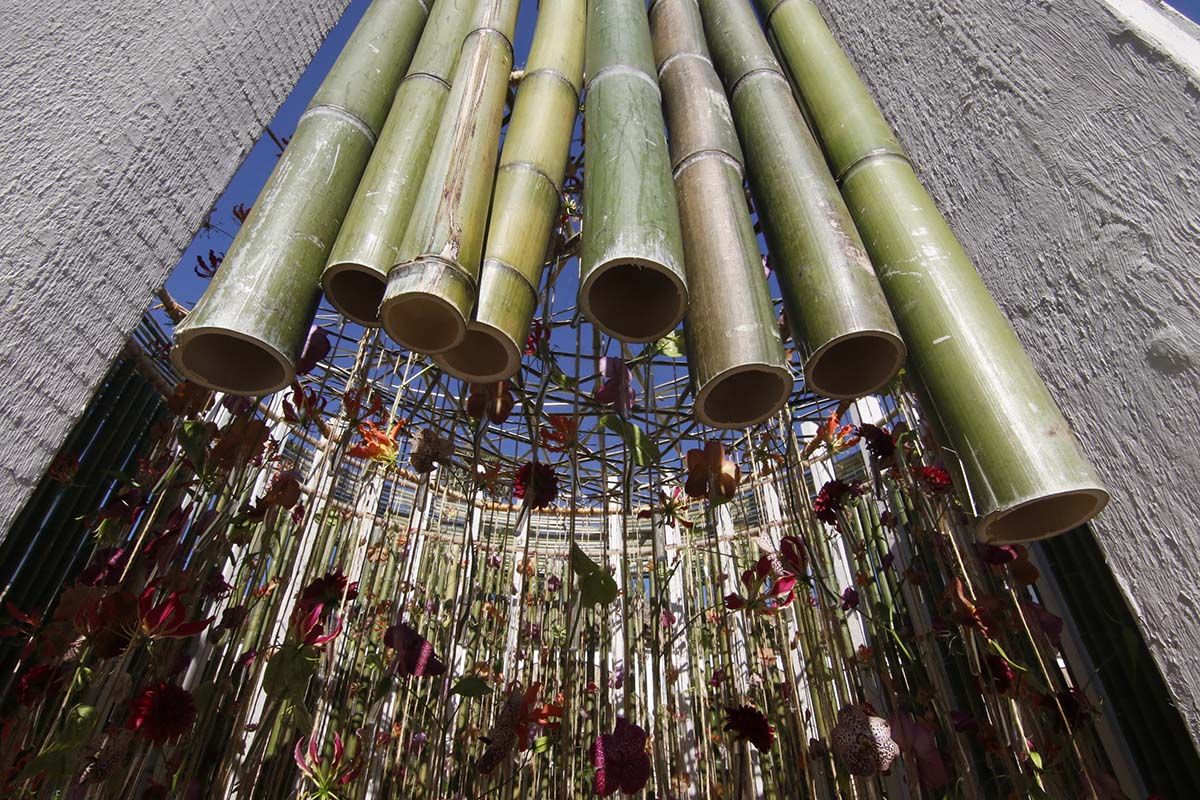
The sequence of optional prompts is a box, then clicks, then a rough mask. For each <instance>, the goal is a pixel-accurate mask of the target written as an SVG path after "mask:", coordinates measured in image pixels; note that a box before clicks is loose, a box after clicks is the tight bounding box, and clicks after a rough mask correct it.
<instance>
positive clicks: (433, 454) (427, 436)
mask: <svg viewBox="0 0 1200 800" xmlns="http://www.w3.org/2000/svg"><path fill="white" fill-rule="evenodd" d="M411 447H412V449H411V452H410V453H409V457H408V462H409V464H411V465H412V468H413V469H414V470H416V471H417V472H419V473H421V474H425V473H427V472H433V470H434V467H436V466H437V465H438V464H449V463H450V462H451V461H452V460H453V458H454V447H453V446H452V445H451V444H450V442H449V441H447V440H446V439H445V438H444V437H443V436H442V435H441V434H439V433H438V432H437V431H435V430H433V429H432V428H425V429H423V430H419V431H417V432H416V434H415V435H414V436H413V438H412V446H411Z"/></svg>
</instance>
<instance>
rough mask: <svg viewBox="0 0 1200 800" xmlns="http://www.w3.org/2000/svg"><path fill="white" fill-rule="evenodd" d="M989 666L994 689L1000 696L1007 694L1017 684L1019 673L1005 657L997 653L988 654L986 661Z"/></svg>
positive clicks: (988, 669)
mask: <svg viewBox="0 0 1200 800" xmlns="http://www.w3.org/2000/svg"><path fill="white" fill-rule="evenodd" d="M984 663H985V664H986V666H987V673H988V676H989V677H990V678H991V682H992V687H993V688H994V689H995V690H996V691H997V692H999V693H1000V694H1005V693H1006V692H1007V691H1008V690H1009V689H1011V688H1012V687H1013V684H1014V683H1016V680H1017V673H1016V670H1014V669H1013V668H1012V664H1010V663H1008V660H1007V659H1006V658H1004V657H1003V656H999V655H996V654H995V653H988V655H987V657H986V658H985V659H984Z"/></svg>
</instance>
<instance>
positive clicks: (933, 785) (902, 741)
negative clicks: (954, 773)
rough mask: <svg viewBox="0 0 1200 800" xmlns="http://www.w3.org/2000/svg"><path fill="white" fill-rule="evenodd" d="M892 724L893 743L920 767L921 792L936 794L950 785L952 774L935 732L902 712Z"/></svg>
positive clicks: (892, 720)
mask: <svg viewBox="0 0 1200 800" xmlns="http://www.w3.org/2000/svg"><path fill="white" fill-rule="evenodd" d="M889 724H890V725H891V728H892V741H893V742H895V743H896V745H897V746H898V747H899V748H900V752H902V753H904V754H905V755H906V756H908V757H909V758H910V759H912V763H913V764H915V765H916V768H917V769H916V771H917V783H918V784H919V785H920V786H921V788H923V789H935V790H936V789H941V788H942V787H944V786H946V785H948V784H949V783H950V773H949V772H948V771H947V770H946V762H945V761H943V760H942V754H941V752H939V751H938V746H937V737H936V736H935V735H934V732H933V728H931V727H930V726H929V725H926V724H925V723H924V722H921V721H919V720H916V719H913V716H912V715H911V714H907V713H905V712H902V711H897V712H896V713H894V714H892V717H891V719H890V720H889Z"/></svg>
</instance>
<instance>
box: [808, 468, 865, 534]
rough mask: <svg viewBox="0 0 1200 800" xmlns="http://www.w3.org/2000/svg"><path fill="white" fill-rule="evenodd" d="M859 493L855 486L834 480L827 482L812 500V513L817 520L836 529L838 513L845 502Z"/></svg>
mask: <svg viewBox="0 0 1200 800" xmlns="http://www.w3.org/2000/svg"><path fill="white" fill-rule="evenodd" d="M861 493H862V491H861V490H860V489H859V488H858V487H857V486H854V485H852V484H849V483H846V482H845V481H843V480H839V479H836V478H835V479H834V480H831V481H827V482H826V483H825V485H824V486H822V487H821V491H819V492H817V496H816V497H815V498H813V513H815V514H816V517H817V519H819V520H821V521H822V522H826V523H828V524H830V525H833V526H835V527H836V526H837V524H838V512H839V511H841V510H842V507H843V505H844V504H845V503H846V501H847V500H849V499H850V498H853V497H857V496H858V495H859V494H861Z"/></svg>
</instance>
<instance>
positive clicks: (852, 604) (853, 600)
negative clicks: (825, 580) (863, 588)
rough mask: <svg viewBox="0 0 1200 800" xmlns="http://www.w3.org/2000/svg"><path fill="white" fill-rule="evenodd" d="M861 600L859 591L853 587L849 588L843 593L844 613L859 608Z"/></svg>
mask: <svg viewBox="0 0 1200 800" xmlns="http://www.w3.org/2000/svg"><path fill="white" fill-rule="evenodd" d="M861 600H862V598H861V597H859V594H858V590H857V589H855V588H854V587H853V586H847V587H846V588H845V589H844V590H843V591H842V611H853V610H854V609H856V608H858V604H859V602H860V601H861Z"/></svg>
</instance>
